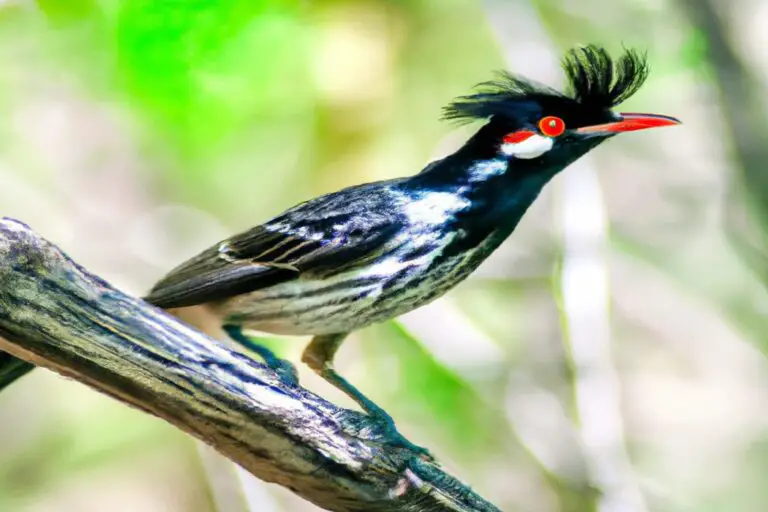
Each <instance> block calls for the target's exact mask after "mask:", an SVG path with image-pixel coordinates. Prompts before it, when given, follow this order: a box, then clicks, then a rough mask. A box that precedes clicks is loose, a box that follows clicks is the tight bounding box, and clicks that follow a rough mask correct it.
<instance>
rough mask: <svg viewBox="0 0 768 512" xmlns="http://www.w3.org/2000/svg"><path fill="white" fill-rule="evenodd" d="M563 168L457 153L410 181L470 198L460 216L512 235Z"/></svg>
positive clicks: (423, 188) (438, 190)
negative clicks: (529, 208)
mask: <svg viewBox="0 0 768 512" xmlns="http://www.w3.org/2000/svg"><path fill="white" fill-rule="evenodd" d="M560 170H561V169H560V168H555V167H553V168H549V167H543V168H538V167H537V166H536V164H534V163H532V162H530V161H522V160H510V159H507V158H504V157H502V156H499V155H496V154H494V155H491V156H488V157H485V158H477V156H476V155H473V154H472V153H469V152H464V151H461V150H460V151H458V152H456V153H454V154H452V155H449V156H448V157H446V158H443V159H442V160H439V161H436V162H433V163H432V164H430V165H429V166H427V167H426V168H425V169H424V170H423V171H422V172H421V173H420V174H418V175H416V176H414V177H412V178H411V179H410V180H409V181H410V182H411V183H412V184H413V185H415V186H416V187H418V188H419V189H421V190H434V191H437V192H450V193H455V194H458V195H460V196H462V197H463V198H465V199H467V200H468V201H467V204H468V205H469V206H468V211H466V212H462V213H461V214H460V215H459V219H458V220H461V217H462V216H463V217H465V218H472V219H474V220H476V221H477V222H480V223H487V224H491V225H493V226H495V227H497V228H502V229H504V230H505V231H507V234H508V233H509V232H511V231H512V230H513V229H514V228H515V226H516V225H517V223H518V222H519V221H520V219H521V218H522V216H523V214H524V213H525V211H526V210H527V209H528V207H529V206H530V205H531V204H532V203H533V201H534V200H535V199H536V198H537V197H538V195H539V193H540V192H541V190H542V189H543V188H544V186H545V185H546V184H547V183H548V182H549V181H550V180H551V179H552V177H553V176H554V175H555V174H557V172H558V171H560Z"/></svg>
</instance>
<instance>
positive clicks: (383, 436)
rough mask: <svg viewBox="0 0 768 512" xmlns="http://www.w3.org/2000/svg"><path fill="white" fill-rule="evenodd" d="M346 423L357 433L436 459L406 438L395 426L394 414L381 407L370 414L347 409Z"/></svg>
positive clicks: (427, 458)
mask: <svg viewBox="0 0 768 512" xmlns="http://www.w3.org/2000/svg"><path fill="white" fill-rule="evenodd" d="M345 412H346V417H345V418H344V419H345V424H346V425H347V426H351V427H353V429H354V430H355V431H356V433H358V434H360V435H361V436H362V437H365V438H368V439H370V440H372V441H376V442H380V443H382V444H388V445H391V446H396V447H398V448H403V449H405V450H408V451H411V452H413V453H415V454H416V455H417V456H419V457H420V458H422V459H423V460H426V461H430V462H431V461H434V457H433V456H432V454H431V453H430V452H429V450H427V449H426V448H424V447H423V446H418V445H416V444H413V443H412V442H410V441H409V440H408V439H406V438H405V436H403V435H402V434H401V433H400V432H399V431H398V430H397V427H396V426H395V421H394V420H393V419H392V416H390V415H389V414H387V413H386V412H384V410H383V409H381V408H378V407H377V408H376V409H374V410H369V411H368V414H363V413H359V412H357V411H345Z"/></svg>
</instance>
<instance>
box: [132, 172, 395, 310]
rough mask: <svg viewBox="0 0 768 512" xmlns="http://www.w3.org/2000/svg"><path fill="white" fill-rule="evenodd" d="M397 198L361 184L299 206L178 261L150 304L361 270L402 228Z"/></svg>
mask: <svg viewBox="0 0 768 512" xmlns="http://www.w3.org/2000/svg"><path fill="white" fill-rule="evenodd" d="M374 185H375V184H374ZM393 201H394V199H393V196H392V192H391V190H389V189H388V188H384V187H381V186H380V187H373V186H372V185H364V186H359V187H353V188H350V189H345V190H343V191H341V192H337V193H335V194H329V195H327V196H322V197H319V198H317V199H314V200H312V201H308V202H306V203H302V204H300V205H298V206H296V207H294V208H292V209H290V210H288V211H287V212H285V213H284V214H282V215H280V216H279V217H276V218H274V219H272V220H271V221H268V222H267V223H265V224H263V225H261V226H257V227H255V228H253V229H251V230H249V231H246V232H244V233H240V234H238V235H235V236H233V237H231V238H229V239H227V240H224V241H223V242H221V243H219V244H217V245H215V246H214V247H211V248H209V249H207V250H205V251H203V252H202V253H200V254H199V255H198V256H195V257H194V258H192V259H190V260H188V261H187V262H185V263H183V264H181V265H180V266H179V267H177V268H175V269H174V270H172V271H171V272H170V273H169V274H168V275H167V276H166V277H164V278H163V279H162V280H161V281H160V282H158V283H157V284H156V285H155V286H154V288H153V289H152V291H151V292H150V293H149V295H148V296H147V297H145V300H146V301H147V302H150V303H152V304H154V305H156V306H159V307H162V308H177V307H187V306H192V305H196V304H204V303H208V302H215V301H221V300H224V299H227V298H229V297H233V296H236V295H240V294H244V293H249V292H252V291H255V290H259V289H263V288H267V287H269V286H273V285H276V284H279V283H282V282H285V281H290V280H293V279H297V278H299V277H300V276H307V275H313V276H316V277H322V276H323V275H325V274H328V273H336V272H339V271H341V270H345V269H350V268H353V267H356V266H359V265H363V264H365V263H366V262H367V261H370V260H372V259H374V258H375V257H376V256H377V255H379V254H381V253H382V251H385V250H386V248H387V247H388V245H390V242H392V241H393V239H394V238H395V236H396V233H397V232H398V231H399V229H400V226H401V221H400V218H399V216H398V214H397V213H396V212H397V208H395V207H393Z"/></svg>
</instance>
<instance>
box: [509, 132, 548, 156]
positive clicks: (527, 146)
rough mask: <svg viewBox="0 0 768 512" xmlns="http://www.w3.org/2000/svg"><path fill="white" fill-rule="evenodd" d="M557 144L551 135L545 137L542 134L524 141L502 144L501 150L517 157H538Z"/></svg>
mask: <svg viewBox="0 0 768 512" xmlns="http://www.w3.org/2000/svg"><path fill="white" fill-rule="evenodd" d="M554 144H555V141H554V140H552V139H551V138H550V137H544V136H542V135H538V134H536V135H532V136H530V137H528V138H527V139H525V140H524V141H522V142H518V143H511V142H508V143H506V144H502V145H501V152H502V153H504V154H505V155H509V156H514V157H515V158H523V159H529V158H536V157H537V156H541V155H543V154H544V153H546V152H547V151H549V150H550V149H552V146H553V145H554Z"/></svg>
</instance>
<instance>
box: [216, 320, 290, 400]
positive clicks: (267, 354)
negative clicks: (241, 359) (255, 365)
mask: <svg viewBox="0 0 768 512" xmlns="http://www.w3.org/2000/svg"><path fill="white" fill-rule="evenodd" d="M222 329H224V332H226V333H227V334H228V335H229V337H230V338H232V340H234V341H235V342H237V343H239V344H240V345H242V346H243V347H245V348H247V349H248V350H250V351H252V352H255V353H256V354H258V355H259V357H261V358H262V359H263V360H264V363H265V364H266V365H267V366H269V367H270V368H271V369H272V370H274V371H275V373H276V374H277V375H278V377H279V378H280V381H281V382H283V383H284V384H286V385H288V386H298V385H299V374H298V372H297V371H296V367H295V366H293V363H291V362H290V361H287V360H285V359H281V358H279V357H277V356H276V355H275V353H274V352H272V351H271V350H269V349H268V348H267V347H265V346H264V345H259V344H258V343H256V342H255V341H254V340H252V339H251V338H250V337H248V336H246V335H245V334H244V333H243V329H242V327H240V326H239V325H232V324H228V325H224V326H222Z"/></svg>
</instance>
